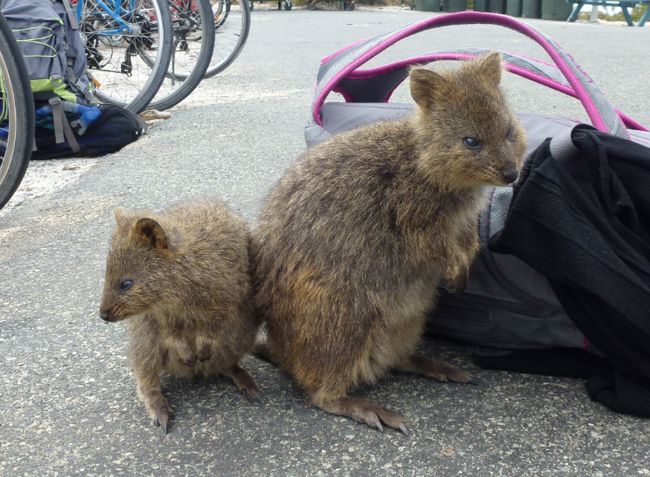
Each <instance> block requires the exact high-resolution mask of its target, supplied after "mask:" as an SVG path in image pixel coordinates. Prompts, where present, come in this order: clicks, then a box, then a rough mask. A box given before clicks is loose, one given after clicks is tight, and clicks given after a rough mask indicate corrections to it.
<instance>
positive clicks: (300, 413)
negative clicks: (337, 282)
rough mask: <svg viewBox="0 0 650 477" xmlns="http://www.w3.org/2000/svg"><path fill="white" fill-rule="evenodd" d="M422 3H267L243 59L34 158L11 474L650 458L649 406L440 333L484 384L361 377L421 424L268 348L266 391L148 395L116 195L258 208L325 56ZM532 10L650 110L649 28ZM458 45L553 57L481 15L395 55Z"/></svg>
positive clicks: (13, 384)
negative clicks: (133, 134)
mask: <svg viewBox="0 0 650 477" xmlns="http://www.w3.org/2000/svg"><path fill="white" fill-rule="evenodd" d="M426 16H428V14H425V13H418V12H410V11H407V10H397V9H386V10H379V9H374V10H364V9H362V10H357V11H353V12H338V11H314V12H312V11H306V10H294V11H291V12H277V11H258V10H256V11H255V12H254V14H253V24H252V29H251V35H250V39H249V42H248V45H247V46H246V48H245V50H244V52H243V54H242V55H241V56H240V58H239V59H238V60H237V61H236V62H235V63H234V64H233V65H232V66H231V67H230V68H229V69H228V70H226V71H225V72H224V73H223V74H222V75H220V76H219V77H217V78H215V79H213V80H210V81H206V82H204V83H203V84H202V85H201V87H200V88H199V90H197V92H196V93H195V95H193V96H192V98H190V99H189V100H188V101H187V102H186V103H184V104H183V105H181V106H180V107H178V108H177V109H176V110H175V111H174V116H173V118H172V119H170V120H168V121H166V122H164V123H161V124H159V125H157V126H156V127H154V128H153V129H152V130H151V132H150V134H149V135H147V136H146V137H144V138H142V139H141V140H139V141H138V142H136V143H134V144H132V145H130V146H129V147H127V148H125V149H124V150H122V151H121V152H119V153H117V154H113V155H111V156H108V157H104V158H101V159H78V160H72V161H55V162H47V163H32V165H31V166H30V167H31V168H30V170H29V171H28V176H27V178H26V180H25V183H24V184H23V187H22V188H21V193H20V194H19V195H18V196H17V197H16V199H15V200H14V201H13V202H12V204H11V205H10V206H9V207H8V208H6V209H5V210H3V211H2V212H0V475H1V476H20V475H30V476H31V475H39V476H46V475H47V476H49V475H61V476H68V475H84V476H90V475H102V476H103V475H225V476H230V475H242V476H252V475H310V476H311V475H405V476H412V475H413V476H415V475H418V476H419V475H431V476H448V475H470V476H483V475H499V476H521V475H526V476H529V475H548V476H551V475H552V476H557V475H579V476H604V477H609V476H619V475H620V476H650V421H648V420H643V419H638V418H634V417H629V416H623V415H617V414H614V413H612V412H610V411H608V410H607V409H605V408H603V407H602V406H600V405H599V404H596V403H593V402H591V401H590V400H589V398H588V396H587V394H586V391H585V389H584V383H583V382H582V381H580V380H574V379H558V378H551V377H544V376H533V375H522V374H511V373H506V372H496V371H486V370H480V369H477V368H476V367H475V366H474V365H473V364H472V363H471V354H472V352H474V351H476V350H477V349H476V348H475V347H470V346H465V345H462V344H456V343H448V342H443V341H437V340H436V341H429V340H427V341H425V342H424V343H423V344H422V351H423V352H424V353H426V354H430V355H437V356H440V357H443V358H446V359H449V360H451V361H454V362H456V363H458V364H460V365H462V366H465V367H466V368H468V369H470V370H471V371H472V372H473V373H475V375H476V376H477V377H478V378H479V380H480V384H479V385H478V386H462V385H451V384H440V383H436V382H433V381H429V380H426V379H421V378H418V377H413V376H402V375H400V376H390V377H388V378H386V379H385V380H383V381H382V382H381V383H380V384H378V385H377V386H375V387H373V388H371V389H366V390H363V391H361V393H360V395H362V396H366V397H368V398H371V399H374V400H377V401H379V402H381V403H383V404H384V405H386V406H387V407H389V408H393V409H395V410H398V411H400V412H401V413H402V414H403V415H404V416H405V417H406V419H407V420H408V424H409V427H410V429H411V431H412V432H411V437H405V436H403V435H401V434H400V433H398V432H393V431H390V430H388V431H385V432H384V433H380V432H378V431H376V430H372V429H370V428H368V427H365V426H362V425H359V424H356V423H354V422H352V421H349V420H347V419H343V418H339V417H334V416H331V415H328V414H325V413H324V412H322V411H320V410H317V409H315V408H312V407H311V406H310V405H309V404H308V402H307V401H306V400H305V399H304V397H303V396H302V394H301V393H300V392H299V391H298V390H297V389H296V388H295V387H294V386H293V385H292V384H291V382H290V380H289V379H288V378H287V376H285V375H284V374H283V373H281V372H280V371H278V370H277V369H275V368H274V367H273V366H271V365H269V364H266V363H263V362H261V361H259V360H257V359H255V358H247V359H246V361H245V366H246V367H247V368H248V369H249V370H250V371H251V372H252V373H253V374H254V375H255V377H256V378H257V380H258V383H259V386H260V387H261V389H262V390H263V391H264V397H263V399H262V400H261V401H260V402H251V401H249V400H247V399H246V398H244V397H243V396H242V395H240V394H239V393H238V392H237V391H236V389H235V387H234V386H233V385H232V384H231V383H230V382H228V381H226V380H215V381H212V382H196V383H187V382H183V381H178V380H174V379H166V380H165V381H164V390H165V392H166V394H167V396H168V397H169V399H170V401H171V403H172V406H173V407H174V409H175V411H176V422H175V424H174V426H173V428H172V429H171V432H170V433H169V434H168V435H163V433H162V432H161V430H160V429H159V428H154V427H153V426H151V424H150V422H149V420H148V418H147V416H146V415H145V411H144V408H143V407H142V405H141V404H140V403H139V402H138V401H137V399H136V394H135V386H134V379H133V377H132V376H131V373H130V370H129V367H128V363H127V359H126V346H127V341H126V330H125V326H123V324H105V323H103V322H101V320H100V319H99V317H98V307H99V299H100V293H101V287H102V280H103V274H104V260H105V254H106V251H107V246H108V241H109V237H110V233H111V230H112V227H113V217H112V213H111V211H112V209H113V208H114V207H117V206H120V207H145V208H154V209H160V208H163V207H166V206H167V205H169V204H172V203H174V202H177V201H179V200H181V199H191V198H197V197H204V196H219V197H222V198H224V199H226V200H227V201H228V202H230V203H231V204H232V206H233V208H234V209H235V210H237V211H238V212H240V213H241V214H243V216H244V217H246V219H247V220H249V221H250V222H251V224H254V222H255V219H256V216H257V214H258V212H259V209H260V207H261V203H262V200H263V198H264V196H265V194H266V192H267V191H268V190H269V188H270V187H271V186H272V185H273V183H274V182H275V181H276V180H277V179H278V178H279V177H280V176H281V174H282V171H283V170H284V169H285V168H286V167H287V166H288V165H289V164H291V163H292V161H294V160H295V158H296V157H297V155H298V154H299V153H300V152H301V151H302V150H303V149H304V141H303V136H302V128H303V125H304V123H305V121H306V119H307V117H308V114H309V105H310V99H311V88H312V86H313V83H314V79H315V75H316V71H317V67H318V64H319V60H320V58H321V57H322V56H324V55H325V54H328V53H331V52H333V51H335V50H337V49H338V48H340V47H341V46H343V45H346V44H348V43H350V42H352V41H354V40H357V39H360V38H364V37H369V36H372V35H375V34H379V33H383V32H385V31H388V30H392V29H394V28H397V27H399V26H402V25H404V24H406V23H410V22H413V21H416V20H419V19H422V18H425V17H426ZM531 24H533V25H535V26H536V27H538V28H539V29H541V30H542V31H544V32H545V33H547V34H548V35H550V36H551V37H553V38H555V39H557V40H558V41H559V43H560V44H561V45H563V46H564V47H565V48H566V50H568V51H569V52H571V53H573V55H574V57H575V58H576V59H577V61H578V62H579V63H581V64H582V66H583V67H584V69H585V70H586V71H588V72H590V73H591V75H592V77H593V78H594V80H595V81H596V82H597V83H598V84H599V85H600V86H601V88H602V89H603V90H604V91H605V92H606V93H607V94H608V96H609V97H610V99H611V100H612V102H613V103H614V104H615V105H617V106H618V107H620V108H621V109H623V110H624V111H626V112H627V113H628V114H630V115H631V116H632V117H635V118H637V119H638V120H640V121H641V122H645V123H646V124H650V109H648V107H647V104H648V98H647V81H648V77H649V76H648V73H649V72H650V49H648V48H647V44H648V35H649V31H648V28H644V29H641V28H628V27H620V26H607V25H589V24H566V23H554V22H542V21H537V22H535V21H532V22H531ZM460 46H477V47H490V48H502V49H504V50H508V51H516V52H520V53H524V54H528V55H531V56H540V49H539V48H537V47H536V46H535V45H532V44H531V43H530V42H529V41H528V40H526V39H524V38H523V37H519V36H517V35H516V34H514V33H512V32H510V31H507V30H499V29H496V28H489V27H482V26H481V27H479V26H474V27H462V28H453V29H444V30H440V31H437V32H432V33H430V34H426V35H422V36H421V37H418V39H417V40H410V41H408V42H406V43H405V44H404V45H400V46H399V47H398V48H396V49H395V51H393V52H391V53H390V54H388V55H386V56H384V58H385V59H390V58H400V57H406V56H411V55H413V54H417V53H424V52H427V51H432V50H437V49H442V48H452V47H460ZM507 88H508V91H509V94H510V97H511V99H512V102H513V104H514V105H515V107H516V109H517V110H520V111H534V112H541V113H548V114H553V115H565V116H571V117H584V114H583V113H581V110H580V107H579V105H577V103H576V102H575V101H574V100H572V99H571V98H567V97H563V96H561V95H559V94H558V93H554V92H550V91H547V90H544V89H543V88H541V87H539V86H535V85H531V84H528V83H526V82H524V81H523V80H520V79H514V80H509V81H508V83H507ZM399 94H402V95H404V92H403V91H402V92H401V93H399Z"/></svg>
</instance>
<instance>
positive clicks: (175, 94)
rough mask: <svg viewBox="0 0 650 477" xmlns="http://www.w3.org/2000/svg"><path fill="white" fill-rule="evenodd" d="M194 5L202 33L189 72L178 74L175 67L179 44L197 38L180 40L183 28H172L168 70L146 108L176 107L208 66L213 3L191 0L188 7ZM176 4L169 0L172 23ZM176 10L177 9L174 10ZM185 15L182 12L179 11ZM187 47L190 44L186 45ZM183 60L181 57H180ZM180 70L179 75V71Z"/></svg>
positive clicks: (200, 78) (213, 32)
mask: <svg viewBox="0 0 650 477" xmlns="http://www.w3.org/2000/svg"><path fill="white" fill-rule="evenodd" d="M193 5H196V7H197V12H198V15H199V22H200V25H201V35H200V37H199V38H200V43H201V44H200V49H199V53H198V58H197V59H196V61H195V62H194V65H193V66H192V69H191V72H190V73H189V74H186V73H180V72H177V71H176V70H175V68H176V66H175V65H176V64H177V62H176V60H177V58H179V56H180V51H179V48H178V46H179V45H180V44H181V43H182V42H183V41H185V42H186V43H187V44H193V43H196V41H190V40H187V37H185V39H180V36H179V35H184V34H185V30H186V29H185V28H183V29H182V30H181V29H180V28H178V29H177V28H176V27H175V28H174V45H173V48H172V59H171V61H170V65H169V68H168V71H167V75H166V76H165V79H164V80H163V82H162V84H161V86H160V88H159V90H158V93H157V94H156V96H154V98H153V100H152V101H151V103H150V104H149V107H150V108H152V109H158V110H161V111H162V110H165V109H169V108H171V107H173V106H176V105H177V104H178V103H180V102H181V101H183V100H184V99H185V98H186V97H187V96H189V95H190V94H191V93H192V91H194V90H195V89H196V87H197V86H198V85H199V83H200V82H201V80H202V79H203V77H204V75H205V72H206V71H207V69H208V66H210V60H211V59H212V53H213V50H214V41H215V26H214V21H213V19H212V18H213V17H212V5H211V3H210V0H191V3H190V7H191V6H193ZM175 7H176V6H172V5H171V2H170V9H171V10H172V23H174V14H175V12H174V11H173V10H174V8H175ZM179 8H183V5H180V6H179ZM176 13H178V12H176ZM180 13H181V14H184V13H185V12H180ZM188 48H189V47H188ZM179 59H182V58H179ZM178 73H180V74H178ZM176 82H177V83H179V86H178V87H175V83H176ZM168 88H169V89H170V92H167V89H168Z"/></svg>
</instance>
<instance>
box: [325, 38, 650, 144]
mask: <svg viewBox="0 0 650 477" xmlns="http://www.w3.org/2000/svg"><path fill="white" fill-rule="evenodd" d="M491 51H493V50H489V49H482V48H458V49H453V50H444V51H436V52H433V53H429V54H426V55H420V56H415V57H412V58H407V59H403V60H399V61H396V62H394V63H390V64H386V65H383V66H379V67H374V68H368V69H356V70H354V71H351V72H350V73H349V74H348V75H347V76H346V77H345V78H343V79H341V80H340V81H339V82H338V83H337V85H336V87H335V88H334V89H333V91H335V92H337V93H341V94H342V95H343V96H344V97H345V99H346V101H347V102H356V103H364V102H365V103H367V102H370V103H378V102H384V103H385V102H388V101H389V100H390V97H391V96H392V94H393V92H394V91H395V89H396V88H397V87H398V86H399V85H400V84H401V83H402V82H403V81H404V80H405V79H406V78H408V75H409V68H410V67H411V66H413V65H423V64H428V63H433V62H435V61H466V60H471V59H474V58H476V57H479V56H481V55H485V54H487V53H490V52H491ZM500 54H501V58H502V59H503V64H504V67H505V69H506V70H507V71H509V72H510V73H513V74H516V75H518V76H521V77H522V78H526V79H528V80H530V81H534V82H536V83H538V84H541V85H543V86H546V87H548V88H551V89H554V90H556V91H559V92H560V93H563V94H566V95H568V96H571V97H573V98H575V97H576V94H575V92H574V91H573V89H571V86H570V85H569V83H568V82H567V80H566V79H565V78H564V76H563V75H562V73H561V72H560V70H559V69H557V67H555V65H553V64H550V63H547V62H545V61H541V60H537V59H534V58H529V57H527V56H521V55H516V54H513V53H508V52H505V51H501V52H500ZM615 112H616V114H617V115H618V117H619V118H620V119H621V121H622V122H623V125H624V126H625V127H626V128H627V129H633V130H637V131H648V129H647V128H646V127H645V126H643V125H642V124H640V123H639V122H637V121H635V120H634V119H632V118H630V117H629V116H627V115H626V114H625V113H623V112H622V111H619V110H618V109H615Z"/></svg>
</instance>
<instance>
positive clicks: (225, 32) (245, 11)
mask: <svg viewBox="0 0 650 477" xmlns="http://www.w3.org/2000/svg"><path fill="white" fill-rule="evenodd" d="M211 3H212V5H213V7H212V8H213V10H214V24H215V46H214V52H213V53H212V60H211V61H210V66H209V67H208V70H207V71H206V73H205V77H206V78H211V77H213V76H215V75H217V74H219V73H221V72H222V71H223V70H225V69H226V68H227V67H228V66H230V65H231V64H232V62H233V61H235V59H236V58H237V57H238V56H239V54H240V53H241V51H242V49H243V48H244V45H245V44H246V40H248V33H249V32H250V27H251V7H250V3H249V0H237V2H236V3H233V2H232V1H231V0H211Z"/></svg>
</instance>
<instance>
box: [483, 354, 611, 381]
mask: <svg viewBox="0 0 650 477" xmlns="http://www.w3.org/2000/svg"><path fill="white" fill-rule="evenodd" d="M473 360H474V362H475V363H476V364H477V365H479V366H480V367H482V368H487V369H503V370H506V371H514V372H518V373H532V374H547V375H551V376H565V377H569V378H585V379H587V378H592V377H594V376H598V375H601V374H606V373H605V372H607V371H610V370H611V365H610V364H609V363H608V362H607V361H606V360H605V359H603V358H600V357H599V356H596V355H594V354H591V353H588V352H587V351H583V350H581V349H575V348H550V349H534V350H521V351H512V352H510V353H507V354H500V355H495V356H482V355H474V356H473Z"/></svg>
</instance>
